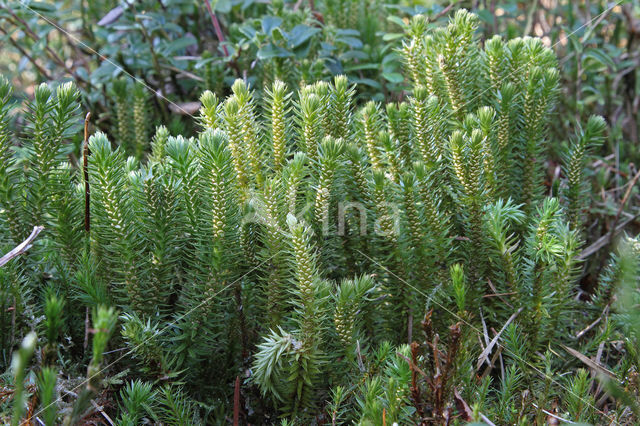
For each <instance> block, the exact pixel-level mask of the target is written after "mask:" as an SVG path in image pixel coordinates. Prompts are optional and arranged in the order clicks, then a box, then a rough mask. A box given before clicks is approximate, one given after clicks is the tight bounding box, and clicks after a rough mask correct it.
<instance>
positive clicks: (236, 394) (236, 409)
mask: <svg viewBox="0 0 640 426" xmlns="http://www.w3.org/2000/svg"><path fill="white" fill-rule="evenodd" d="M239 424H240V376H236V384H235V388H234V389H233V426H238V425H239Z"/></svg>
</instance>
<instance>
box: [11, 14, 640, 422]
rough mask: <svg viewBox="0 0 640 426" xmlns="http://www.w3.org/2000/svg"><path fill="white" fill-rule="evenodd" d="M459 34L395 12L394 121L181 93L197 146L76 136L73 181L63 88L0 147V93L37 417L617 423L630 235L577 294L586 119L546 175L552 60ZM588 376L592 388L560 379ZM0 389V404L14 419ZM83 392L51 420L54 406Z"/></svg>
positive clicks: (17, 289)
mask: <svg viewBox="0 0 640 426" xmlns="http://www.w3.org/2000/svg"><path fill="white" fill-rule="evenodd" d="M272 7H274V8H278V7H281V5H278V4H275V5H273V6H272ZM332 19H333V18H332ZM341 19H342V18H341ZM477 24H478V18H477V17H476V16H475V15H473V14H470V13H468V12H466V11H463V10H461V11H458V12H456V13H455V15H454V16H453V18H452V19H451V21H450V23H449V24H448V25H447V26H446V27H443V28H435V27H433V26H432V25H431V24H430V23H429V22H428V19H427V18H426V17H424V16H417V17H415V18H413V20H412V21H411V23H410V25H408V26H407V38H408V40H407V41H406V43H405V48H404V49H403V52H404V55H405V62H406V64H407V67H406V68H407V69H406V71H407V79H408V80H409V81H410V82H411V84H412V87H411V90H410V91H408V92H407V93H405V94H404V95H406V96H405V98H406V99H405V100H404V101H402V102H400V103H392V104H386V105H385V104H382V103H380V102H378V101H374V100H372V99H366V100H364V102H362V106H361V107H359V108H358V107H357V106H356V99H355V88H354V85H353V82H352V81H350V80H349V79H348V78H347V77H344V76H338V77H336V78H334V79H333V80H332V81H325V82H320V83H313V82H311V81H309V82H307V83H308V84H306V85H303V86H301V87H300V88H299V89H298V90H294V89H293V88H294V86H293V85H285V84H284V83H282V82H280V81H279V80H275V81H270V82H269V83H270V84H269V85H267V87H268V90H264V91H261V90H255V89H254V86H250V85H249V83H248V82H247V81H243V80H237V81H236V82H235V83H234V84H233V86H232V88H231V93H230V95H229V96H228V97H227V98H225V99H222V98H220V99H219V98H218V97H217V96H216V95H214V94H213V92H210V91H207V92H205V93H204V94H203V95H202V97H201V104H202V107H201V110H200V116H199V117H198V120H199V121H198V123H197V124H199V125H200V130H199V132H198V134H197V135H196V136H195V137H185V136H180V135H178V136H172V135H171V133H170V132H169V130H168V128H166V127H158V128H157V129H156V130H155V136H154V137H153V138H152V139H151V141H150V143H151V154H150V155H148V156H146V157H145V156H144V155H140V153H141V152H142V151H136V149H135V146H134V145H131V146H126V145H125V146H123V144H122V141H120V142H121V144H120V146H118V147H115V146H113V145H112V144H111V142H110V141H109V139H108V138H107V136H106V134H104V133H100V132H98V133H96V134H94V135H93V136H92V137H91V138H89V140H88V146H87V148H88V150H87V151H86V152H88V153H90V155H88V157H85V158H86V159H87V163H88V164H87V167H88V170H87V172H88V173H87V174H88V178H87V179H85V176H84V174H83V173H82V172H83V171H82V170H81V169H79V168H78V166H77V165H76V164H75V162H74V161H71V162H69V160H68V158H67V157H66V156H65V155H64V154H65V153H66V152H67V151H65V150H64V149H63V148H64V146H65V144H67V142H68V140H69V139H70V135H71V133H72V131H73V129H74V124H75V123H77V122H78V121H79V117H78V114H76V112H77V110H78V105H77V95H76V92H75V90H74V89H73V86H72V85H63V86H60V87H59V88H56V89H55V90H54V89H52V88H50V87H48V86H46V85H45V86H40V87H38V88H37V89H36V92H35V98H34V100H33V101H32V102H30V103H29V106H28V108H27V109H28V111H27V122H28V123H29V126H28V127H27V129H26V132H25V134H26V135H27V136H28V137H26V138H23V139H21V140H20V141H19V142H20V144H21V145H22V147H23V148H22V149H15V148H14V145H17V143H14V136H12V135H11V134H10V132H9V131H8V128H9V126H8V120H9V117H10V115H11V114H12V112H11V105H10V93H11V92H10V89H9V85H8V83H7V82H6V81H4V80H2V81H0V156H1V158H2V160H3V162H2V163H1V164H0V190H1V191H2V192H1V197H0V202H1V203H2V207H0V217H1V218H2V219H1V221H2V224H5V223H6V224H8V225H9V226H3V227H0V235H1V236H2V244H0V246H2V247H3V249H4V247H5V246H9V245H11V244H14V243H15V244H17V243H19V242H20V241H21V236H22V235H24V233H25V232H27V230H28V229H30V228H31V226H32V225H44V226H45V231H43V234H42V239H41V240H38V241H37V243H36V244H35V245H34V247H33V248H32V250H30V251H29V252H27V253H23V255H22V256H21V257H19V258H18V259H14V260H13V261H12V262H10V263H8V264H7V265H5V266H4V267H2V269H0V307H1V308H2V309H0V328H1V333H0V342H1V343H2V349H3V351H2V354H3V357H0V363H2V365H4V366H5V368H6V367H7V365H6V364H7V363H6V361H4V360H5V359H6V355H7V354H9V353H10V352H12V350H13V349H14V345H15V343H16V342H18V341H20V339H21V338H22V337H23V336H24V335H26V334H27V333H28V332H29V331H30V330H31V329H33V328H36V329H38V330H39V331H40V330H42V332H41V334H42V336H43V341H42V342H40V343H41V345H42V348H43V350H42V351H41V352H38V353H39V354H42V355H43V356H39V357H36V358H35V360H34V361H33V364H29V363H28V362H27V358H29V357H28V356H25V355H28V353H27V352H28V351H26V352H25V350H18V354H19V355H18V358H19V359H21V360H22V361H21V362H20V365H19V366H20V367H21V369H22V371H27V370H25V369H26V368H29V367H32V368H33V370H34V371H35V372H36V373H37V375H36V377H38V380H37V383H38V392H39V395H41V396H40V398H41V400H42V403H43V404H44V403H45V401H46V404H47V406H46V407H41V409H42V411H43V418H46V420H45V422H47V423H50V424H51V423H57V422H59V421H60V420H61V417H64V418H65V422H66V424H74V423H76V422H79V421H83V419H84V418H85V416H89V415H90V414H92V412H93V408H92V407H93V404H91V403H90V401H91V399H92V398H100V399H101V400H102V399H104V400H106V399H113V400H114V401H109V402H113V403H110V404H108V403H107V401H105V404H102V405H101V406H103V407H105V408H104V410H106V411H105V413H106V414H108V415H109V417H110V418H112V419H118V421H119V422H121V423H122V424H139V423H145V422H156V423H163V424H165V423H166V424H207V423H214V422H215V421H219V420H220V419H224V418H225V417H230V418H231V417H232V416H233V418H235V419H237V421H238V422H240V421H241V420H240V419H242V421H245V422H246V423H255V424H262V423H272V422H274V421H275V419H276V417H282V418H283V422H286V424H290V423H304V424H307V423H313V422H315V423H335V424H338V423H362V424H380V425H383V424H391V423H392V422H397V423H398V424H411V423H429V422H433V423H437V424H446V423H448V422H450V423H454V422H460V423H462V422H472V421H480V420H482V419H494V420H495V421H496V422H498V423H505V424H506V423H513V424H529V423H533V422H538V423H541V422H544V421H545V420H546V419H547V415H548V413H552V414H553V416H556V417H560V418H562V419H566V420H570V421H593V422H602V423H604V422H607V423H610V422H615V421H618V422H622V421H627V420H628V422H629V423H633V422H637V420H638V415H639V410H638V407H637V405H638V404H637V403H635V400H634V398H636V397H637V394H638V389H639V387H638V385H637V380H636V379H635V377H636V375H637V371H638V368H639V365H640V363H639V362H638V360H639V359H640V358H639V357H638V353H640V351H639V350H638V339H637V334H638V333H637V325H638V321H637V318H636V317H637V315H634V314H633V307H634V306H635V304H637V300H636V299H637V297H636V296H637V295H636V294H635V293H637V292H636V290H635V287H633V286H634V283H635V282H636V281H637V275H638V274H637V265H638V250H637V246H638V243H637V240H636V239H625V240H624V241H626V242H625V243H624V245H623V246H621V250H620V252H619V253H618V254H617V255H615V256H613V257H612V261H611V264H610V265H609V267H608V268H607V269H606V270H605V272H604V273H603V274H602V278H601V280H600V284H598V285H597V287H596V288H595V289H593V291H592V289H591V288H587V286H586V284H587V283H586V282H582V281H581V274H582V270H583V265H585V264H586V263H588V262H591V259H589V256H588V254H589V251H588V250H587V251H584V246H585V245H586V244H585V242H584V241H585V240H584V234H585V229H587V228H588V227H587V223H585V215H584V212H585V211H586V210H587V209H588V208H589V195H590V194H589V191H588V184H587V182H586V181H587V180H588V178H589V175H590V173H589V162H588V161H586V159H587V158H588V156H589V155H590V152H592V149H593V148H594V147H595V146H597V145H599V144H600V143H601V142H602V139H603V138H604V137H605V133H606V127H605V126H604V122H603V121H602V120H601V119H600V118H597V117H594V118H591V119H590V120H589V121H588V122H587V124H586V125H585V126H584V127H578V131H577V137H576V138H574V139H572V140H571V142H570V143H569V144H568V148H567V149H566V154H565V158H564V160H563V166H562V167H558V168H557V170H558V173H557V174H555V175H548V174H547V173H546V171H547V169H548V167H547V164H546V160H547V158H548V156H547V147H548V145H549V137H548V132H547V128H548V126H549V122H550V117H552V112H553V108H554V105H555V101H556V97H557V91H558V87H557V84H558V74H557V69H556V59H555V57H554V55H553V53H552V51H551V50H550V49H549V48H546V47H545V46H544V45H543V44H542V42H541V41H539V40H537V39H533V38H516V39H512V40H510V41H503V40H502V39H501V38H493V39H491V40H489V41H488V42H486V43H485V44H484V46H482V45H481V43H480V42H479V41H478V39H477V36H476V33H475V29H476V27H477ZM272 33H274V34H277V32H276V31H275V30H274V31H273V32H272ZM284 63H285V61H284V60H283V61H281V62H280V65H282V64H284ZM281 71H282V70H277V69H276V70H273V74H274V75H279V74H280V72H281ZM249 81H251V80H249ZM121 84H122V83H116V86H119V85H121ZM127 84H128V83H127ZM255 87H257V88H259V87H260V85H256V86H255ZM116 88H117V87H114V90H115V89H116ZM121 89H122V88H118V90H121ZM126 90H128V89H126ZM135 98H136V99H138V101H141V100H142V99H146V96H144V95H143V94H138V95H137V96H135ZM123 100H124V99H123ZM396 100H397V98H396ZM141 104H142V102H141V103H140V105H138V106H141ZM126 108H132V107H131V106H127V107H126ZM136 111H137V112H135V111H133V112H130V114H131V117H133V115H137V117H138V118H140V117H142V116H143V115H144V114H145V112H144V111H145V110H144V109H143V108H137V109H136ZM134 112H135V114H134ZM127 114H129V113H127ZM128 120H129V121H128V124H130V125H133V124H147V125H148V120H147V122H145V123H143V122H142V121H141V122H140V123H135V122H136V120H134V119H132V118H130V119H128ZM165 124H166V125H167V126H168V125H169V123H165ZM134 127H136V128H137V132H136V131H135V130H136V129H135V128H132V129H129V130H126V131H125V130H124V129H123V130H122V133H125V132H128V131H131V138H132V139H129V140H128V141H130V142H131V143H132V144H133V143H135V144H146V143H147V142H149V141H148V138H149V134H150V132H149V130H150V129H148V128H146V129H145V128H143V126H142V125H140V126H134ZM145 131H146V132H147V135H146V136H143V134H144V132H145ZM136 134H137V136H135V138H134V135H136ZM127 137H129V136H127ZM116 139H117V138H116ZM116 145H117V144H116ZM547 184H548V185H547ZM87 185H88V187H89V190H90V194H89V195H90V197H87V192H86V190H87ZM547 187H550V188H551V189H552V191H551V195H552V196H546V194H548V193H549V191H548V188H547ZM87 212H88V214H87ZM85 215H86V216H85ZM85 218H88V219H89V221H88V224H90V227H89V226H87V227H86V228H85V227H84V226H83V224H84V223H83V222H84V220H85ZM611 235H614V233H612V234H611ZM607 238H608V237H607ZM11 248H12V247H10V248H8V249H11ZM7 251H8V250H7ZM585 253H586V254H585ZM594 285H595V284H594ZM45 289H46V290H45ZM591 293H593V294H591ZM117 311H120V312H123V314H122V315H121V316H120V321H119V323H120V325H119V326H118V325H117V324H116V320H117V318H118V316H117V314H116V312H117ZM612 311H615V312H616V314H615V315H610V312H612ZM89 313H91V314H89ZM90 320H92V321H90ZM91 322H93V324H91ZM111 336H113V342H114V343H113V345H114V347H113V348H109V350H106V349H107V341H108V340H109V337H111ZM90 338H91V340H92V345H93V350H91V348H90V346H89V343H90ZM613 339H615V340H613ZM32 340H34V341H33V344H32V345H30V346H29V348H31V347H34V346H35V345H36V342H35V339H32ZM30 350H31V349H29V351H30ZM565 353H568V354H569V355H570V356H568V357H567V356H565ZM21 356H22V358H20V357H21ZM596 360H597V361H596ZM87 362H88V364H86V363H87ZM583 364H584V365H583ZM54 366H55V367H56V368H59V369H61V370H64V372H65V374H64V375H61V376H59V377H58V378H57V381H56V380H54V379H55V377H54V374H53V373H52V371H53V370H52V368H53V367H54ZM78 366H80V368H78ZM585 366H586V367H588V368H590V369H593V370H595V371H598V372H600V373H603V374H606V375H607V376H608V377H609V379H607V380H606V381H605V383H606V385H605V386H607V391H608V392H609V393H608V394H604V393H602V392H601V390H600V388H599V387H598V386H594V385H593V384H592V382H593V380H592V378H590V377H588V376H587V375H586V374H585V373H582V372H580V373H576V374H575V375H573V377H572V378H571V379H567V378H566V377H565V376H567V374H566V373H573V372H578V371H579V370H580V368H584V367H585ZM85 368H87V371H86V374H85V371H84V369H85ZM67 370H70V371H67ZM14 371H15V372H16V376H15V380H5V379H4V378H3V377H2V376H0V380H2V388H1V389H0V410H3V411H2V413H4V412H5V411H7V410H8V411H14V410H16V411H15V412H16V415H15V419H14V423H17V422H19V421H21V420H22V418H23V417H24V415H23V414H24V412H25V411H24V408H25V405H24V401H25V400H26V399H28V397H27V396H25V395H27V393H25V392H24V390H25V388H24V387H21V386H22V385H21V383H23V382H24V381H23V380H22V379H24V378H25V377H26V373H21V372H20V371H19V369H16V370H14ZM569 375H570V374H569ZM80 376H82V377H83V378H82V379H80V382H79V383H81V385H80V388H82V389H81V391H80V393H79V394H78V393H76V392H75V391H74V393H76V394H77V395H78V397H77V398H73V401H71V403H72V407H66V405H68V404H67V400H66V399H69V396H68V395H71V394H68V395H67V393H64V395H65V396H64V398H66V399H65V401H63V402H60V401H56V399H55V398H56V397H57V396H58V395H57V393H56V392H57V391H56V389H59V392H60V396H63V395H62V393H63V392H62V390H65V389H66V388H65V387H64V386H68V383H69V382H71V380H67V377H73V378H75V379H77V378H78V377H80ZM85 376H86V380H85V379H84V377H85ZM12 377H13V376H12ZM598 380H600V379H598ZM5 382H6V385H5ZM55 383H58V384H57V385H56V384H55ZM120 384H122V385H120ZM76 387H78V386H76ZM5 389H6V390H5ZM33 390H35V388H33ZM76 390H77V389H76ZM14 393H15V395H16V401H18V402H19V403H16V405H10V404H7V403H5V402H4V399H2V398H5V396H4V395H9V396H7V397H6V398H5V399H6V400H7V401H9V400H10V399H11V395H14ZM29 393H31V390H30V389H29ZM31 402H32V403H34V402H33V400H31ZM34 404H35V403H34ZM52 404H53V407H54V408H50V406H51V405H52ZM9 405H10V406H9ZM107 412H108V413H107ZM57 413H59V415H58V414H57ZM2 415H4V414H2Z"/></svg>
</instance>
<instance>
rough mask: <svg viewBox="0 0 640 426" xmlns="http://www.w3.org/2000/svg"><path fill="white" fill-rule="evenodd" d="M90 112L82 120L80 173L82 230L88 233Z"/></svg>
mask: <svg viewBox="0 0 640 426" xmlns="http://www.w3.org/2000/svg"><path fill="white" fill-rule="evenodd" d="M90 119H91V112H88V113H87V116H86V117H85V118H84V150H83V155H82V156H83V159H82V171H83V173H84V230H85V231H86V232H87V234H88V233H89V231H90V230H91V210H90V207H89V202H90V201H91V189H90V188H89V120H90Z"/></svg>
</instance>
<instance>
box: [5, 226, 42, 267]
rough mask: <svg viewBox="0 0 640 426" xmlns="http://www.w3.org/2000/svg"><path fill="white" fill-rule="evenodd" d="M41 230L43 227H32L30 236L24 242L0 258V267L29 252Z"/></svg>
mask: <svg viewBox="0 0 640 426" xmlns="http://www.w3.org/2000/svg"><path fill="white" fill-rule="evenodd" d="M43 229H44V226H34V227H33V231H31V235H29V236H28V237H27V239H26V240H24V241H23V242H21V243H20V244H18V245H17V246H16V248H14V249H13V250H11V251H10V252H9V253H7V254H5V255H4V256H2V257H1V258H0V267H3V266H4V265H6V264H7V263H9V261H10V260H11V259H13V258H15V257H18V256H20V255H21V254H23V253H25V252H26V251H27V250H29V249H30V248H31V246H32V243H33V241H34V240H35V239H36V238H37V237H38V234H40V232H42V230H43Z"/></svg>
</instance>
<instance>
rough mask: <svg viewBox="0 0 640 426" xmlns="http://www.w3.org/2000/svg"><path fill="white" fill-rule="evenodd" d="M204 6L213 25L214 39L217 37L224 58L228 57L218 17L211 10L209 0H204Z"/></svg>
mask: <svg viewBox="0 0 640 426" xmlns="http://www.w3.org/2000/svg"><path fill="white" fill-rule="evenodd" d="M204 4H205V5H206V6H207V12H209V16H210V17H211V23H212V24H213V29H214V31H215V32H216V37H218V42H220V44H221V45H222V50H223V51H224V56H229V50H227V46H225V45H224V34H222V29H221V28H220V22H218V17H217V16H216V14H215V13H214V12H213V9H211V3H210V2H209V0H204Z"/></svg>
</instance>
